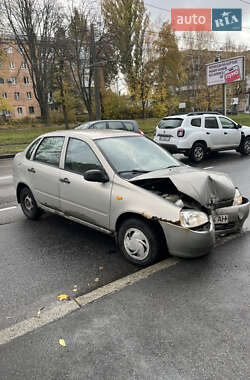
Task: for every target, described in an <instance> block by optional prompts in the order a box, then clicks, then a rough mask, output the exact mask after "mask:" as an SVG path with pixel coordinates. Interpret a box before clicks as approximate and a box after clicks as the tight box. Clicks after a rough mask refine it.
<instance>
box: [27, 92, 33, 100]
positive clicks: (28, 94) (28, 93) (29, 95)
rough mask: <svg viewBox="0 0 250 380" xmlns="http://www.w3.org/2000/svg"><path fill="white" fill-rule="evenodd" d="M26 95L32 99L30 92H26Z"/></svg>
mask: <svg viewBox="0 0 250 380" xmlns="http://www.w3.org/2000/svg"><path fill="white" fill-rule="evenodd" d="M26 95H27V99H29V100H30V99H32V94H31V92H26Z"/></svg>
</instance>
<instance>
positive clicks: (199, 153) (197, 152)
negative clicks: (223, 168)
mask: <svg viewBox="0 0 250 380" xmlns="http://www.w3.org/2000/svg"><path fill="white" fill-rule="evenodd" d="M206 151H207V149H206V147H205V145H204V144H201V143H195V144H194V145H193V146H192V149H191V150H190V154H189V158H190V160H191V161H193V162H201V161H202V160H203V159H204V157H205V155H206Z"/></svg>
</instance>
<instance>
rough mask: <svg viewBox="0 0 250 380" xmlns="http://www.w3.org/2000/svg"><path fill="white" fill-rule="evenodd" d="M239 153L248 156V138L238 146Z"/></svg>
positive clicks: (249, 141)
mask: <svg viewBox="0 0 250 380" xmlns="http://www.w3.org/2000/svg"><path fill="white" fill-rule="evenodd" d="M239 152H240V153H241V154H242V155H244V156H249V155H250V137H246V138H244V140H243V141H242V143H241V144H240V148H239Z"/></svg>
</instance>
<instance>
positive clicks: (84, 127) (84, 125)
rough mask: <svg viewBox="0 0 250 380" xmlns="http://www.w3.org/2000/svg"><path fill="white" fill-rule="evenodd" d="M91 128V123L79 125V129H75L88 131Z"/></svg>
mask: <svg viewBox="0 0 250 380" xmlns="http://www.w3.org/2000/svg"><path fill="white" fill-rule="evenodd" d="M90 126H91V123H89V122H87V123H83V124H80V125H78V126H77V127H75V129H88V128H89V127H90Z"/></svg>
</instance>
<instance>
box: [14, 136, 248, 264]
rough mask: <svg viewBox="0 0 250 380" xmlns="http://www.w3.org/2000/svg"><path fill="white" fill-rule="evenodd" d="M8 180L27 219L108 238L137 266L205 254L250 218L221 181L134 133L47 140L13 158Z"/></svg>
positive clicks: (235, 194) (228, 185)
mask: <svg viewBox="0 0 250 380" xmlns="http://www.w3.org/2000/svg"><path fill="white" fill-rule="evenodd" d="M149 158H150V159H149ZM13 179H14V184H15V188H16V196H17V201H18V203H20V204H21V207H22V210H23V212H24V214H25V215H26V217H27V218H29V219H38V218H39V217H40V216H41V214H42V212H43V211H49V212H52V213H55V214H58V215H61V216H64V217H65V218H68V219H70V220H73V221H75V222H78V223H81V224H84V225H86V226H88V227H91V228H95V229H97V230H99V231H101V232H105V233H107V234H109V235H113V236H114V237H115V238H116V241H117V243H118V245H119V247H120V250H121V252H122V253H123V254H124V256H125V257H126V258H127V259H128V260H130V261H131V262H133V263H135V264H137V265H141V266H145V265H148V264H151V263H153V262H154V261H155V260H156V259H157V257H158V256H159V254H160V253H164V252H169V253H170V254H172V255H174V256H180V257H197V256H201V255H204V254H206V253H207V252H208V251H209V250H210V249H211V248H212V247H213V246H214V241H215V235H216V234H220V233H223V234H225V233H231V232H236V231H240V230H241V228H242V225H243V223H244V221H245V220H246V218H247V216H248V213H249V201H248V199H246V198H245V197H243V196H242V195H241V194H240V191H239V190H238V189H237V188H236V187H235V186H234V185H233V183H232V181H231V179H230V178H229V177H228V176H227V175H225V174H223V173H216V172H212V171H207V170H198V169H195V168H192V167H189V166H186V165H184V164H183V163H181V162H179V161H177V160H176V159H175V158H174V157H173V156H171V155H170V154H169V153H168V152H167V151H166V150H165V149H162V148H161V147H160V146H159V145H157V144H155V143H154V142H153V141H152V140H151V139H148V138H146V137H144V136H142V135H139V134H137V135H136V134H135V133H132V132H125V131H112V130H94V129H93V130H79V129H78V130H71V131H58V132H52V133H48V134H45V135H43V136H41V137H39V138H37V139H36V140H35V141H34V142H33V143H32V144H30V145H29V146H28V147H27V149H26V150H25V151H24V152H22V153H18V154H17V155H16V156H15V158H14V161H13Z"/></svg>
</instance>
